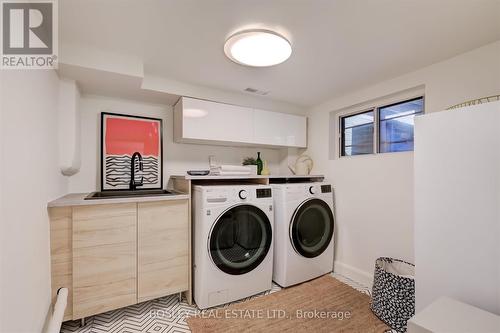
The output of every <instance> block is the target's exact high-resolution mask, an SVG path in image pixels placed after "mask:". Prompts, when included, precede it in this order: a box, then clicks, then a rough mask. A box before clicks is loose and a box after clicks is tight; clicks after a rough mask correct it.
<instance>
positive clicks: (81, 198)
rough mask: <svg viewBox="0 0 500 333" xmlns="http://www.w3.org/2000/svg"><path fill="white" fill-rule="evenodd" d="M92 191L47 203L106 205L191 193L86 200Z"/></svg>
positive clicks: (175, 196) (179, 196)
mask: <svg viewBox="0 0 500 333" xmlns="http://www.w3.org/2000/svg"><path fill="white" fill-rule="evenodd" d="M89 194H90V193H69V194H66V195H64V196H62V197H60V198H58V199H55V200H52V201H50V202H49V203H48V204H47V207H49V208H50V207H67V206H90V205H105V204H117V203H128V202H152V201H169V200H183V199H189V194H184V193H176V194H173V195H152V196H137V197H127V198H105V199H92V200H85V197H86V196H87V195H89Z"/></svg>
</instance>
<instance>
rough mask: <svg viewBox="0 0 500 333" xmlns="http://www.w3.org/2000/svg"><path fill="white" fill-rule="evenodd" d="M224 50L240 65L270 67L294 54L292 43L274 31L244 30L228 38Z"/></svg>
mask: <svg viewBox="0 0 500 333" xmlns="http://www.w3.org/2000/svg"><path fill="white" fill-rule="evenodd" d="M224 52H225V53H226V55H227V57H228V58H229V59H231V60H232V61H234V62H236V63H238V64H240V65H246V66H253V67H268V66H274V65H277V64H281V63H282V62H284V61H285V60H287V59H288V58H289V57H290V55H291V54H292V45H291V44H290V42H289V41H288V40H287V39H286V38H285V37H283V36H281V35H280V34H278V33H276V32H274V31H270V30H263V29H255V30H243V31H240V32H237V33H235V34H234V35H232V36H231V37H229V38H228V39H227V40H226V44H225V45H224Z"/></svg>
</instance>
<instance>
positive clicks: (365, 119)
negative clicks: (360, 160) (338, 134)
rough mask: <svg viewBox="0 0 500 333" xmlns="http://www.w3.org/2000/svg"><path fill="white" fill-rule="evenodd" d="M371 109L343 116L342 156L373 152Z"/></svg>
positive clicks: (372, 114) (372, 113)
mask: <svg viewBox="0 0 500 333" xmlns="http://www.w3.org/2000/svg"><path fill="white" fill-rule="evenodd" d="M373 116H374V112H373V110H370V111H367V112H363V113H358V114H355V115H352V116H347V117H343V118H342V121H341V126H342V138H341V140H342V145H341V146H342V156H351V155H362V154H373Z"/></svg>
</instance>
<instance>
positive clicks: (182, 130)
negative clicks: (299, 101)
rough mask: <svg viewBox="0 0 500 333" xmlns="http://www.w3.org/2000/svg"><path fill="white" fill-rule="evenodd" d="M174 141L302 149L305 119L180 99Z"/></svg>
mask: <svg viewBox="0 0 500 333" xmlns="http://www.w3.org/2000/svg"><path fill="white" fill-rule="evenodd" d="M174 138H175V141H176V142H181V143H202V144H217V145H241V146H270V147H301V148H305V147H306V146H307V143H306V141H307V120H306V117H304V116H297V115H290V114H286V113H278V112H271V111H265V110H257V109H252V108H247V107H241V106H236V105H230V104H223V103H217V102H210V101H204V100H199V99H194V98H190V97H182V98H181V99H180V100H179V102H177V104H176V105H175V108H174Z"/></svg>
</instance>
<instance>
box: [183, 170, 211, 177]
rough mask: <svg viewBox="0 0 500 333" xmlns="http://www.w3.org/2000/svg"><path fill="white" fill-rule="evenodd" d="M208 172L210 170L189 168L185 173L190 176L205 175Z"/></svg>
mask: <svg viewBox="0 0 500 333" xmlns="http://www.w3.org/2000/svg"><path fill="white" fill-rule="evenodd" d="M209 173H210V170H189V171H187V174H188V175H190V176H206V175H208V174H209Z"/></svg>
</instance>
